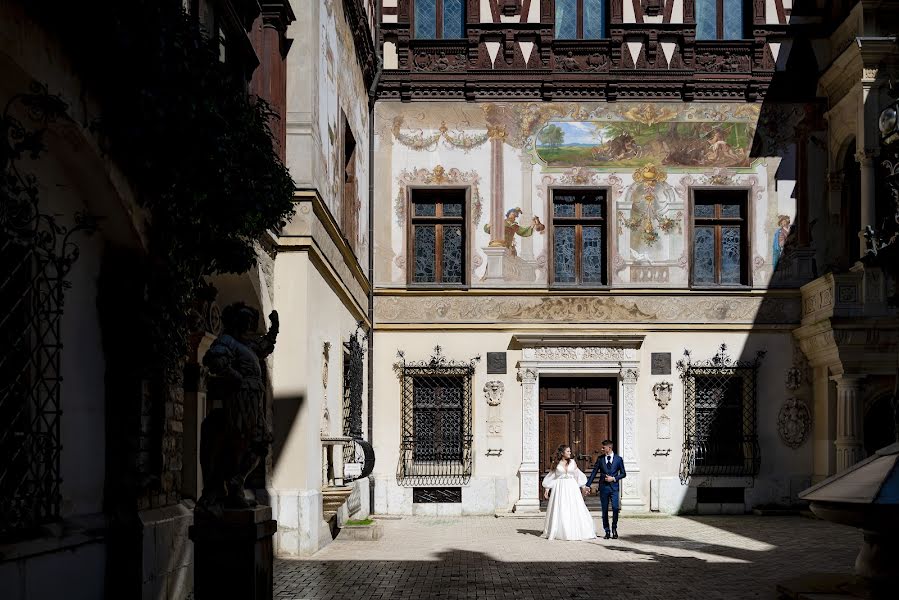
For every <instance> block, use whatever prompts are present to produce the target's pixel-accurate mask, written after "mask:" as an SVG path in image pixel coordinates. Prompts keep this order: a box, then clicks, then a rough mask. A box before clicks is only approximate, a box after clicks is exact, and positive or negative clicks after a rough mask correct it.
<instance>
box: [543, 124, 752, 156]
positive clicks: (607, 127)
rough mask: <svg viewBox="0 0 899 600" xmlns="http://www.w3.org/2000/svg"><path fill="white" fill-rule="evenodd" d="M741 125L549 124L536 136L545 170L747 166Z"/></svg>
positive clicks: (745, 128) (747, 144)
mask: <svg viewBox="0 0 899 600" xmlns="http://www.w3.org/2000/svg"><path fill="white" fill-rule="evenodd" d="M753 135H754V127H753V125H752V124H751V123H745V122H730V123H722V122H714V121H708V122H703V121H699V122H697V121H686V122H684V121H673V120H672V121H667V122H662V123H641V122H637V121H617V122H616V121H551V122H549V123H547V124H546V125H545V126H544V127H543V128H542V129H541V130H540V131H539V132H538V133H537V136H536V153H537V157H538V158H539V159H540V160H541V161H542V162H544V163H545V164H546V165H547V166H549V167H642V166H645V165H648V164H655V165H662V166H666V167H685V168H687V167H699V166H702V167H736V168H738V167H749V166H750V162H751V159H750V157H749V150H750V148H751V146H752V137H753Z"/></svg>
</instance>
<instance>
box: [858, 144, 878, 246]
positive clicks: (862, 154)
mask: <svg viewBox="0 0 899 600" xmlns="http://www.w3.org/2000/svg"><path fill="white" fill-rule="evenodd" d="M876 157H877V153H876V151H874V150H860V151H858V152H856V154H855V160H856V161H858V164H859V169H860V171H861V197H860V198H859V201H860V202H861V225H862V228H861V231H859V232H858V243H859V256H864V255H865V250H866V248H867V246H866V244H865V238H864V236H863V235H862V232H863V231H864V230H865V226H866V225H870V226H871V227H875V223H874V206H875V204H876V201H877V198H876V195H877V182H876V180H875V169H874V159H875V158H876Z"/></svg>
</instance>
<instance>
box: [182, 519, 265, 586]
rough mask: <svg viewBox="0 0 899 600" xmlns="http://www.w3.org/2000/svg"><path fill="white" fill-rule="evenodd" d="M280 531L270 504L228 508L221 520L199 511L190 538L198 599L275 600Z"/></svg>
mask: <svg viewBox="0 0 899 600" xmlns="http://www.w3.org/2000/svg"><path fill="white" fill-rule="evenodd" d="M277 529H278V523H277V522H276V521H274V520H273V519H272V509H271V507H268V506H257V507H255V508H245V509H238V510H225V511H224V516H223V517H222V518H221V519H218V518H215V517H212V516H210V515H206V514H202V513H198V512H195V513H194V525H192V526H191V528H190V531H189V536H190V539H191V540H192V541H193V543H194V595H195V597H196V600H207V599H209V600H213V599H215V600H219V599H221V598H242V599H246V600H271V599H272V589H273V562H274V551H273V546H272V536H273V535H274V533H275V531H277Z"/></svg>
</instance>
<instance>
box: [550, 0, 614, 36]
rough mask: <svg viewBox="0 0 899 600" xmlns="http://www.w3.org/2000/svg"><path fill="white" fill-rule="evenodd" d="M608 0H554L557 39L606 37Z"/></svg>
mask: <svg viewBox="0 0 899 600" xmlns="http://www.w3.org/2000/svg"><path fill="white" fill-rule="evenodd" d="M607 2H608V0H555V17H556V19H555V20H556V39H557V40H577V39H581V40H600V39H603V38H605V37H606V10H607V8H606V4H607Z"/></svg>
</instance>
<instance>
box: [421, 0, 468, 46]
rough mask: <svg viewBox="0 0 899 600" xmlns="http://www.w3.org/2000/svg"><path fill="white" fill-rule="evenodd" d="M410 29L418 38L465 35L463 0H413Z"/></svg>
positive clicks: (457, 37)
mask: <svg viewBox="0 0 899 600" xmlns="http://www.w3.org/2000/svg"><path fill="white" fill-rule="evenodd" d="M413 8H414V10H413V13H412V31H413V32H414V33H415V39H418V40H446V39H459V38H464V37H465V0H414V7H413Z"/></svg>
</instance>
